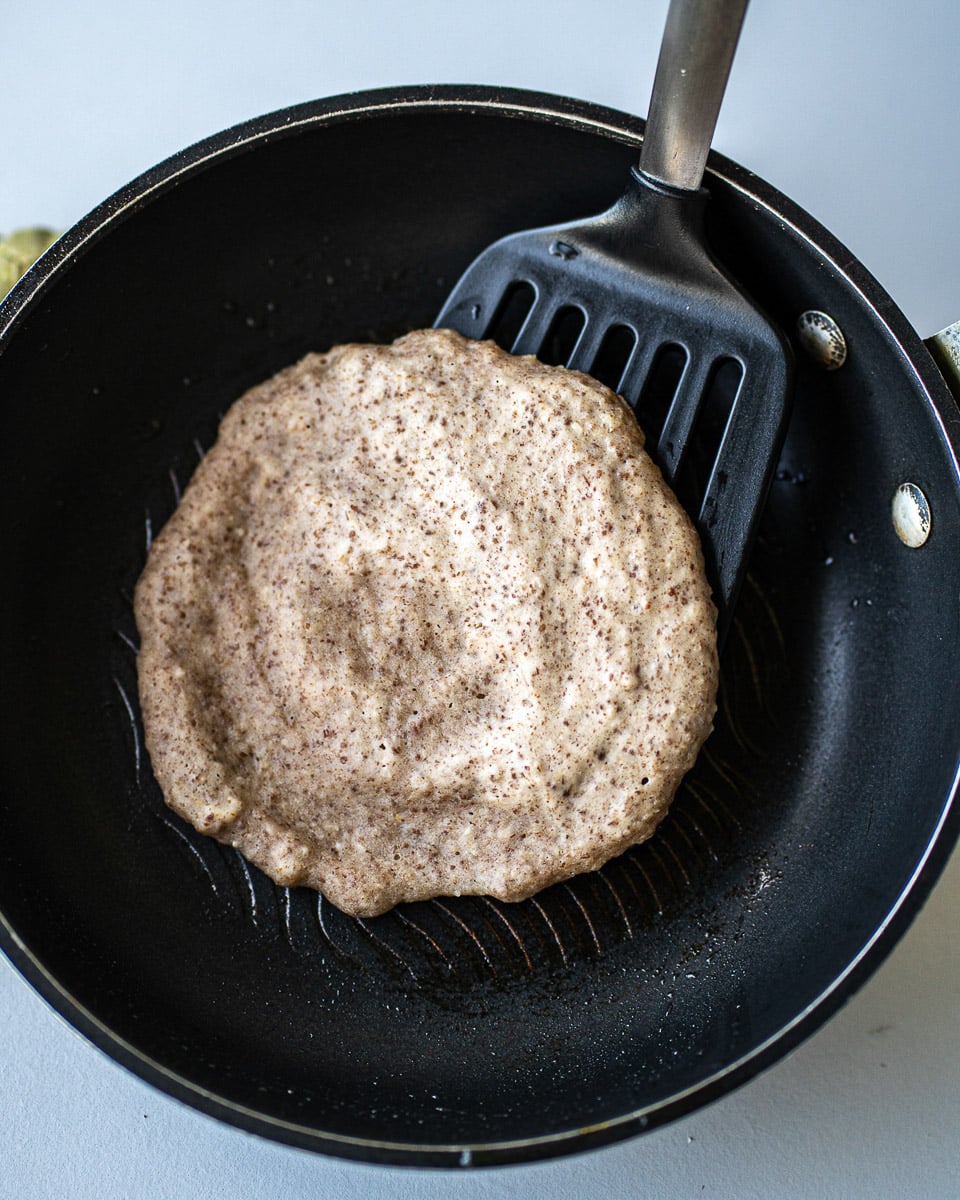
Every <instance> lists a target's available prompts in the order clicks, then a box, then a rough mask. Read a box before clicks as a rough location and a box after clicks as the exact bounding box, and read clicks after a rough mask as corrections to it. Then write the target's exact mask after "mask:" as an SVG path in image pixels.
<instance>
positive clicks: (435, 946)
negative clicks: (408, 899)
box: [394, 909, 453, 971]
mask: <svg viewBox="0 0 960 1200" xmlns="http://www.w3.org/2000/svg"><path fill="white" fill-rule="evenodd" d="M394 914H395V916H396V918H397V920H398V921H399V922H400V923H401V924H402V925H406V926H408V928H410V929H412V930H414V931H415V932H416V933H419V935H420V936H421V937H422V938H423V939H424V940H425V941H426V942H427V944H428V945H429V946H430V948H431V949H432V950H434V951H435V952H436V953H437V954H438V955H439V956H440V958H441V959H442V960H443V965H444V966H445V967H446V968H447V970H448V971H452V970H453V964H452V963H451V962H450V959H449V958H447V956H446V955H445V954H444V952H443V950H442V949H441V948H440V946H439V945H438V944H437V943H436V941H435V940H434V939H433V938H432V937H431V936H430V934H429V933H427V931H426V930H425V929H421V928H420V926H419V925H418V924H417V923H416V921H411V920H410V918H409V917H408V916H406V915H405V914H404V913H402V912H401V911H400V910H399V909H395V910H394Z"/></svg>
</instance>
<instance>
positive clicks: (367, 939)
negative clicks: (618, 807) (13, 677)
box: [112, 441, 786, 994]
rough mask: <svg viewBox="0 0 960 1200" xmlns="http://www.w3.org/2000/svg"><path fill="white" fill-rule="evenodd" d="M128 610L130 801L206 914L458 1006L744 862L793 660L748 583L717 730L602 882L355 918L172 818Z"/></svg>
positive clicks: (579, 957)
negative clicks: (145, 712) (743, 844)
mask: <svg viewBox="0 0 960 1200" xmlns="http://www.w3.org/2000/svg"><path fill="white" fill-rule="evenodd" d="M193 452H194V454H195V455H196V459H197V460H199V459H200V458H202V457H203V453H204V450H203V447H202V445H201V444H200V442H199V441H194V443H193ZM190 469H191V466H190V464H186V465H185V467H184V468H183V469H182V470H181V471H179V472H178V471H175V470H173V469H171V470H170V472H169V484H168V488H167V492H168V500H167V504H166V506H165V510H164V511H158V512H156V513H154V512H147V513H145V514H144V521H143V538H142V544H141V550H140V554H139V560H138V562H137V563H136V566H135V571H134V573H133V578H136V576H137V575H138V574H139V572H140V571H141V570H142V567H143V564H144V562H145V560H146V554H147V551H148V550H149V547H150V542H151V540H152V536H153V533H154V531H155V530H156V529H158V528H159V527H160V526H161V525H162V523H163V522H164V521H165V520H166V519H167V517H168V516H169V515H170V512H172V510H173V508H174V507H175V505H176V504H177V503H179V500H180V495H181V478H180V476H181V475H183V476H185V475H186V474H187V473H188V472H189V471H190ZM124 601H125V604H124V610H123V612H122V614H121V616H120V619H119V621H118V623H117V626H116V627H115V628H114V631H113V632H114V635H115V636H114V638H113V639H112V645H113V647H114V656H113V657H114V661H113V663H112V677H113V686H114V689H115V695H116V697H117V715H118V720H119V721H120V722H121V723H122V725H123V726H124V729H125V737H126V740H127V743H128V751H129V753H128V758H129V771H130V788H129V792H130V795H131V796H132V797H134V798H135V800H134V802H135V803H138V804H139V805H140V806H141V807H142V810H143V813H144V814H145V815H146V816H147V817H148V819H149V823H150V824H152V825H154V826H155V828H156V831H157V836H158V837H161V838H164V839H167V840H168V841H169V842H170V843H171V844H172V845H174V846H175V847H176V848H177V850H178V852H179V853H181V854H182V855H184V856H185V858H186V860H187V862H188V863H189V864H190V868H191V872H192V874H193V876H194V878H195V880H196V886H197V888H198V891H199V893H200V894H202V895H203V898H204V901H205V903H206V905H207V907H208V908H211V907H212V910H213V911H214V912H216V913H219V914H222V916H223V917H224V919H226V918H231V919H239V920H241V921H243V922H245V923H246V924H247V925H248V927H249V928H250V930H251V932H252V933H254V934H255V935H256V936H257V937H258V938H265V939H268V940H282V941H285V942H286V943H287V945H288V946H289V947H291V948H292V949H293V950H294V951H295V952H296V953H298V954H302V955H304V956H308V957H315V956H320V957H322V958H329V959H331V960H333V961H335V962H336V963H337V964H338V966H339V968H340V969H341V970H343V969H346V970H356V971H359V972H364V973H371V972H372V973H381V974H384V975H386V976H388V977H390V978H391V979H393V980H394V981H396V982H397V983H399V984H401V985H402V986H406V987H415V988H418V989H419V988H427V989H429V988H430V986H431V984H432V983H433V984H439V985H441V986H442V988H443V991H444V993H445V994H449V992H450V991H451V989H452V990H454V991H455V990H456V989H457V988H458V986H459V987H463V988H464V989H466V988H470V987H473V986H474V985H475V984H476V983H478V982H480V981H482V980H484V979H486V980H496V981H497V982H500V983H503V982H506V981H508V980H511V979H522V978H524V977H529V976H531V975H534V974H538V973H544V972H547V973H549V972H554V971H557V970H563V969H564V968H567V967H571V966H573V965H575V964H576V963H577V962H580V961H583V960H584V959H596V958H598V957H600V956H602V955H604V954H605V953H607V952H609V951H610V950H612V949H613V948H614V947H617V946H620V945H622V944H623V943H624V942H629V941H633V940H635V939H642V937H643V934H644V930H645V929H647V928H649V927H650V925H651V923H653V922H657V921H661V920H663V919H669V917H670V915H671V913H673V912H675V911H678V910H679V909H681V908H684V907H686V906H688V905H689V904H690V903H691V902H694V901H695V899H696V896H697V895H698V894H699V893H700V892H701V891H702V889H703V887H704V885H705V884H706V883H707V881H708V880H709V879H710V877H711V875H712V874H713V873H714V870H715V867H716V864H718V863H720V862H721V861H722V860H724V859H726V858H728V857H729V855H731V854H735V853H736V850H737V844H738V841H739V835H740V834H741V832H742V831H743V830H744V828H745V827H746V826H747V825H750V824H751V823H752V822H753V820H754V819H755V817H756V814H757V813H758V811H759V809H760V806H761V802H762V797H760V796H759V795H757V794H755V789H754V788H752V786H751V784H750V783H749V779H750V778H751V777H753V776H755V774H756V772H755V770H754V769H752V768H755V766H756V764H757V762H758V761H759V760H760V759H762V757H763V755H764V753H765V746H766V743H767V737H766V733H767V732H768V730H770V731H772V727H773V726H774V725H775V724H776V714H775V705H774V703H773V699H774V697H775V694H776V687H775V682H776V680H777V678H778V677H779V676H780V675H782V672H783V670H784V669H785V664H786V655H785V653H784V647H783V641H782V637H781V633H780V629H779V627H778V624H777V620H776V616H775V614H774V612H773V608H772V607H771V605H770V603H769V602H768V600H767V597H766V596H765V594H764V591H763V588H762V587H761V585H760V584H759V583H758V582H757V580H756V579H755V578H754V577H753V576H752V575H748V577H747V582H746V585H745V587H744V592H743V595H742V597H741V602H740V608H739V611H738V614H737V617H736V619H735V621H734V626H733V630H732V632H731V634H730V636H729V637H728V642H727V647H726V650H725V654H724V658H723V664H722V673H721V684H720V692H719V697H718V712H717V718H716V722H715V726H716V727H715V730H714V732H713V734H712V735H711V737H710V738H709V740H708V741H707V744H706V746H705V747H704V749H703V751H702V752H701V755H700V758H699V760H698V762H697V764H696V765H695V767H694V769H693V770H692V771H691V772H690V773H689V775H688V776H687V777H686V779H685V780H684V782H683V784H682V785H681V787H680V790H679V792H678V793H677V796H676V799H675V800H674V803H673V805H672V807H671V809H670V812H669V814H668V816H667V818H666V820H665V821H664V822H663V824H662V825H661V826H660V828H659V830H658V831H657V833H656V835H655V836H654V837H653V838H651V839H650V840H649V841H648V842H645V843H644V844H642V845H640V846H634V847H632V848H631V849H630V850H628V851H627V852H626V853H625V854H623V855H621V856H620V857H619V858H617V859H614V860H612V861H611V862H608V863H607V864H606V865H605V866H604V867H603V868H601V869H600V870H599V871H594V872H591V873H589V874H585V875H581V876H578V877H576V878H574V879H572V880H570V881H568V882H566V883H561V884H557V885H554V886H553V887H550V888H548V889H546V890H544V891H543V892H540V893H539V894H538V895H536V896H534V897H532V898H531V899H529V900H526V901H522V902H520V903H516V904H507V903H504V902H502V901H498V900H494V899H491V898H489V897H485V896H463V897H441V898H437V899H434V900H430V901H425V902H417V903H414V904H404V905H400V906H398V907H397V908H395V909H393V910H392V911H391V912H388V913H385V914H384V915H383V916H380V917H375V918H367V919H362V918H355V917H349V916H346V915H345V914H344V913H342V912H340V910H339V909H337V908H335V907H334V906H333V905H332V904H330V903H329V902H328V901H327V900H325V899H324V897H323V896H322V895H321V894H319V893H317V892H315V891H312V890H310V889H306V888H284V887H279V886H278V885H277V884H275V883H273V882H272V881H271V880H270V879H268V878H267V876H265V875H264V874H263V873H262V872H261V871H259V870H258V869H257V868H256V867H254V866H252V865H251V864H249V863H248V862H247V861H246V860H245V859H244V858H243V857H242V855H240V854H239V852H237V851H236V850H233V849H232V848H230V847H228V846H224V845H222V844H221V843H219V842H216V841H214V840H213V839H211V838H206V837H203V836H202V835H201V834H199V833H197V832H196V831H195V830H194V829H193V828H192V826H190V825H188V824H187V823H186V822H184V821H183V820H181V819H180V818H179V817H178V816H177V815H176V814H175V813H173V812H172V811H171V810H170V809H168V808H167V807H166V805H165V804H164V802H163V797H162V794H161V792H160V788H159V786H158V785H157V783H156V781H155V780H154V778H153V775H152V773H151V771H150V765H149V760H148V758H147V755H146V752H145V750H144V742H143V729H142V725H141V720H140V713H139V705H138V703H137V677H136V657H137V649H138V648H137V632H136V625H135V622H134V617H133V606H132V601H131V600H130V597H129V594H126V593H125V594H124ZM747 630H749V636H748V634H747V632H746V631H747ZM770 881H771V876H770V873H769V871H768V869H767V867H766V866H765V865H764V864H758V866H757V870H756V886H757V888H758V889H762V888H764V887H765V886H767V885H768V884H769V883H770Z"/></svg>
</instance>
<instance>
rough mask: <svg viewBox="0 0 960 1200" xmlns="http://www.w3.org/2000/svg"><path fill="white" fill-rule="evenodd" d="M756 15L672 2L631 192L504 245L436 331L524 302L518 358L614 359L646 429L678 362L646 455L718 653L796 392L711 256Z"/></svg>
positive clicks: (783, 348)
mask: <svg viewBox="0 0 960 1200" xmlns="http://www.w3.org/2000/svg"><path fill="white" fill-rule="evenodd" d="M745 9H746V0H672V3H671V5H670V10H669V13H668V16H667V23H666V28H665V31H664V37H663V44H662V46H661V50H660V59H659V62H658V65H657V71H656V76H655V79H654V85H653V94H652V97H651V101H650V112H649V116H648V119H647V126H646V134H645V136H644V141H643V148H642V151H641V156H640V164H639V166H638V167H634V168H633V169H632V170H631V173H630V178H629V182H628V187H627V190H626V193H625V194H624V195H623V196H622V197H621V199H620V200H618V201H617V203H616V204H614V205H613V207H612V208H610V209H608V210H607V211H606V212H604V213H601V214H599V215H598V216H595V217H591V218H588V219H586V220H582V221H576V222H573V223H572V224H565V225H554V226H550V227H547V228H541V229H532V230H526V231H524V232H520V233H515V234H512V235H511V236H509V237H506V238H503V239H501V240H500V241H498V242H495V243H494V244H493V245H492V246H490V247H488V248H487V249H486V250H485V251H483V253H482V254H481V255H480V256H479V257H478V258H477V259H475V260H474V262H473V263H472V264H471V266H470V267H468V269H467V271H466V273H465V274H464V275H463V276H462V278H461V279H460V281H459V282H458V284H457V285H456V287H455V288H454V289H453V292H452V293H451V295H450V297H449V298H448V300H447V302H446V304H445V305H444V307H443V310H442V311H441V313H440V315H439V317H438V318H437V320H436V322H435V326H436V327H437V328H449V329H455V330H457V331H458V332H460V333H462V334H463V335H465V336H466V337H471V338H485V337H491V336H495V334H496V331H497V327H498V323H499V324H500V325H501V327H502V326H503V322H504V319H505V313H506V312H507V311H508V310H513V309H516V307H517V304H518V297H520V298H521V299H520V301H519V303H520V308H521V312H522V315H521V318H520V325H519V329H518V331H516V332H515V335H514V334H511V335H509V336H508V338H507V348H508V349H510V350H512V352H513V353H515V354H536V355H539V356H540V357H543V358H547V359H548V360H550V361H555V362H556V361H562V362H564V363H565V364H566V365H567V366H569V367H572V368H576V369H578V370H582V371H586V372H588V373H593V374H598V375H599V376H600V377H601V378H602V377H603V376H602V374H601V369H600V368H601V363H602V364H603V370H604V371H606V372H608V373H609V371H610V364H611V362H614V363H615V364H616V365H615V367H614V378H604V380H603V381H604V382H607V383H610V384H611V386H613V387H614V388H615V390H617V391H618V392H619V393H620V394H621V395H622V396H623V397H624V398H625V399H626V400H627V401H628V402H629V403H630V404H631V405H632V406H633V407H634V408H635V409H637V410H638V412H639V415H640V417H641V424H643V423H644V421H643V408H644V400H645V396H646V395H647V394H648V392H649V391H650V389H651V386H653V385H654V384H655V385H656V387H659V388H661V389H662V387H663V376H664V372H663V370H662V369H661V367H662V364H663V362H664V360H665V355H666V352H668V351H669V355H671V356H672V358H673V361H675V362H679V363H682V367H680V368H679V369H678V375H679V378H678V379H675V380H674V383H675V386H671V387H670V395H669V397H668V399H667V402H666V404H665V415H664V416H663V418H662V427H661V428H660V430H659V436H658V438H657V440H656V445H655V446H653V445H652V440H653V431H649V430H648V431H647V432H648V448H649V449H650V450H651V453H652V454H653V457H654V458H655V459H656V461H657V462H658V464H659V466H660V468H661V470H662V472H663V474H664V477H665V478H666V480H667V482H668V483H670V484H671V485H672V486H673V487H674V488H675V490H676V491H677V494H678V496H679V497H680V499H681V500H682V501H683V502H684V503H685V504H686V506H687V508H688V511H689V512H690V514H691V516H692V517H693V518H694V520H695V522H696V524H697V527H698V529H699V532H700V536H701V539H702V541H703V547H704V556H705V559H706V565H707V571H708V575H709V578H710V582H711V584H712V586H713V589H714V599H715V602H716V604H717V608H718V610H719V623H718V635H719V638H720V642H721V645H722V643H723V639H724V637H725V635H726V632H727V629H728V627H729V624H730V620H731V614H732V610H733V605H734V603H735V600H736V596H737V592H738V590H739V587H740V583H741V581H742V579H743V575H744V571H745V567H746V561H747V556H748V553H749V550H750V547H751V544H752V541H753V538H754V534H755V531H756V526H757V521H758V518H759V515H760V511H761V508H762V505H763V503H764V500H765V497H766V494H767V490H768V487H769V484H770V480H771V478H772V475H773V471H774V469H775V466H776V462H777V457H778V454H779V450H780V445H781V442H782V439H783V435H784V431H785V426H786V420H787V411H788V391H789V382H790V356H789V350H788V347H787V345H786V342H785V341H784V339H783V337H782V336H781V334H780V333H779V332H778V331H777V330H776V329H775V328H774V327H773V326H772V325H771V324H770V322H769V321H768V320H767V318H766V317H764V315H763V314H762V313H761V312H760V311H759V309H758V308H757V307H756V306H755V305H754V303H753V302H752V301H751V300H750V299H749V298H748V297H747V296H746V295H745V294H744V293H743V291H742V290H741V289H740V288H739V287H738V285H737V284H736V283H735V282H734V281H733V279H732V277H731V276H730V275H729V274H728V273H727V271H726V270H725V269H724V268H723V267H721V266H720V265H719V264H718V263H717V262H716V261H715V260H714V258H713V256H712V255H711V253H710V250H709V248H708V246H707V243H706V236H705V228H704V208H705V205H706V202H707V199H708V193H707V191H706V190H705V189H704V188H702V187H701V183H702V180H703V173H704V168H705V165H706V160H707V154H708V152H709V148H710V141H711V138H712V137H713V132H714V129H715V127H716V121H717V115H718V113H719V109H720V103H721V100H722V98H723V92H724V89H725V87H726V82H727V76H728V74H729V70H730V64H731V62H732V59H733V54H734V50H735V48H736V43H737V39H738V36H739V33H740V27H741V24H742V21H743V16H744V12H745ZM524 296H526V300H525V301H524V300H523V297H524ZM512 319H515V318H512ZM571 328H573V329H574V330H575V331H576V332H575V333H574V334H573V340H572V343H571V342H570V332H569V331H570V329H571ZM501 332H502V328H501ZM564 338H566V339H567V348H566V349H565V350H563V351H562V352H561V356H560V358H559V359H558V358H557V357H556V355H557V345H558V342H560V343H562V342H563V340H564ZM498 340H501V338H500V337H498ZM612 349H613V351H614V352H613V353H611V350H612ZM551 356H552V357H551ZM618 356H619V357H618ZM724 393H726V395H725V396H724ZM711 426H712V427H714V431H713V432H711ZM703 481H705V482H703Z"/></svg>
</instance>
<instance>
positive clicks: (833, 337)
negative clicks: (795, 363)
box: [797, 308, 847, 371]
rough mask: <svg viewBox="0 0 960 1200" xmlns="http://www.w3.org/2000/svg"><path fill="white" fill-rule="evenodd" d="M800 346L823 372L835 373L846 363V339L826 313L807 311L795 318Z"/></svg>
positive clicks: (813, 310)
mask: <svg viewBox="0 0 960 1200" xmlns="http://www.w3.org/2000/svg"><path fill="white" fill-rule="evenodd" d="M797 335H798V336H799V338H800V345H801V346H802V347H803V349H804V351H805V352H806V353H807V354H808V355H809V356H810V358H812V359H813V361H814V362H815V363H816V364H817V365H818V366H820V367H823V369H824V370H825V371H836V370H837V368H838V367H842V366H843V364H844V363H845V362H846V361H847V339H846V338H845V337H844V336H843V330H842V329H841V328H840V326H839V325H838V324H837V323H836V321H835V320H834V319H833V317H831V316H830V315H829V314H828V313H825V312H818V311H817V310H816V309H815V308H810V309H807V311H806V312H804V313H801V314H800V316H799V317H798V318H797Z"/></svg>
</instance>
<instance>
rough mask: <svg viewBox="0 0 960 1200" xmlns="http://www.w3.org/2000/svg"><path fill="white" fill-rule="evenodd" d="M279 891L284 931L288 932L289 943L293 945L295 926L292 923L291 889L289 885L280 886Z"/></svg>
mask: <svg viewBox="0 0 960 1200" xmlns="http://www.w3.org/2000/svg"><path fill="white" fill-rule="evenodd" d="M277 893H278V896H279V901H278V907H279V909H280V917H281V919H282V923H283V931H284V933H285V934H286V938H287V944H288V945H289V946H291V947H292V946H293V928H292V926H291V924H290V889H289V888H288V887H283V888H278V889H277Z"/></svg>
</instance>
